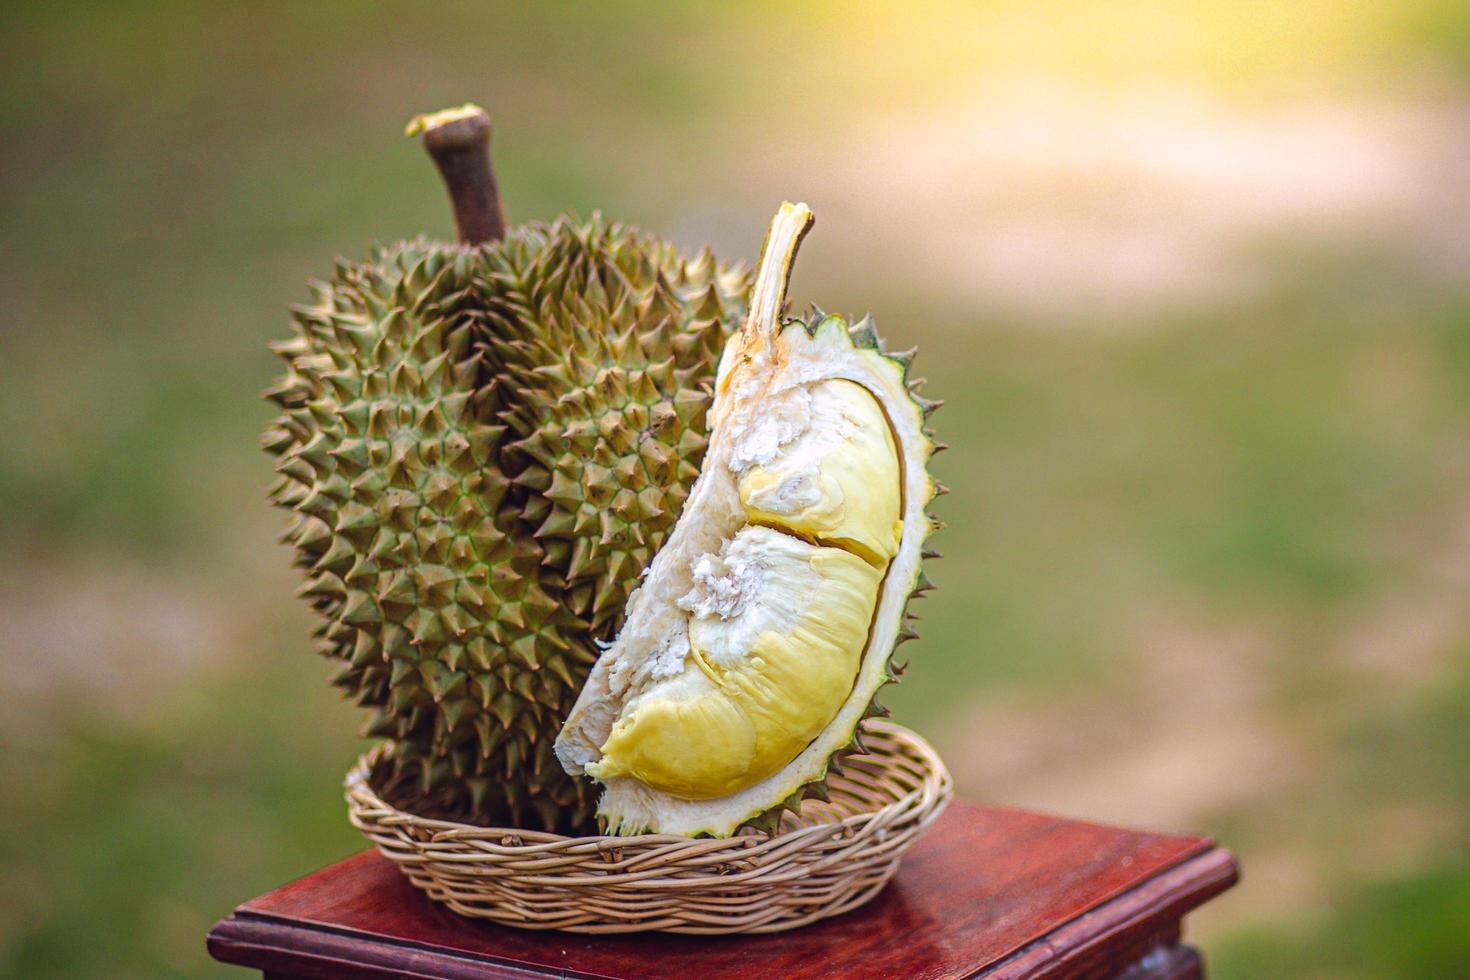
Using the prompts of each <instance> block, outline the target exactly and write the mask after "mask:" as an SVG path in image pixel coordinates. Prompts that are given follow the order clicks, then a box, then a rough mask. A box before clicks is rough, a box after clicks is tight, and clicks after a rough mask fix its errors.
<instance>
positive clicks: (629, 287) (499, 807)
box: [264, 216, 747, 832]
mask: <svg viewBox="0 0 1470 980" xmlns="http://www.w3.org/2000/svg"><path fill="white" fill-rule="evenodd" d="M746 281H747V278H746V276H745V274H744V273H743V272H741V271H740V270H738V269H737V270H729V269H724V268H721V267H720V266H719V265H718V264H717V263H716V262H715V261H714V259H713V257H712V256H710V255H709V253H708V252H705V253H701V254H700V255H699V256H698V257H696V258H695V259H693V260H686V259H685V258H683V257H682V256H681V255H679V253H678V252H677V251H675V250H674V249H673V248H672V247H671V246H669V245H667V244H665V243H662V242H660V241H658V240H657V239H653V238H649V237H645V236H641V235H638V234H637V233H636V232H634V231H632V230H630V229H627V228H624V227H622V226H619V225H615V224H610V223H608V222H605V221H603V220H602V219H601V218H599V217H596V216H594V218H593V219H592V220H591V221H588V222H579V221H576V220H574V219H570V218H563V219H558V220H557V221H556V222H554V223H552V224H549V225H547V224H539V223H533V224H529V225H525V226H522V227H519V228H516V229H513V230H512V231H511V233H510V234H509V235H508V236H507V238H506V239H505V240H503V241H501V242H498V243H495V244H491V245H485V246H479V247H466V246H459V245H445V244H438V243H431V242H428V241H425V240H422V239H419V240H415V241H411V242H405V243H400V244H398V245H395V246H391V247H389V248H386V249H379V250H375V251H374V252H373V253H372V254H371V255H370V256H369V257H368V259H367V260H366V261H365V262H363V263H360V264H352V263H347V262H339V263H338V266H337V270H336V274H335V275H334V276H333V278H332V279H331V280H330V281H328V282H324V283H317V284H314V292H315V300H314V302H312V303H310V304H306V305H304V306H302V307H299V308H297V309H296V310H294V311H293V319H294V328H295V334H294V336H293V337H292V338H291V339H290V340H288V341H286V342H284V343H282V344H279V345H276V348H275V349H276V351H277V352H278V353H279V354H280V355H281V356H282V357H283V358H284V359H285V361H286V363H287V370H286V374H285V376H284V378H283V379H282V380H281V382H280V383H279V384H278V385H277V386H276V387H275V388H273V389H272V390H271V391H270V392H268V396H269V397H270V398H272V399H273V400H274V401H276V402H277V403H278V404H279V405H280V406H281V409H282V415H281V416H280V418H278V419H277V420H276V422H275V423H274V424H272V426H271V427H270V428H269V429H268V431H267V433H266V436H265V440H264V443H265V447H266V449H267V450H268V451H269V452H271V453H272V454H273V455H275V456H276V457H277V458H278V461H277V467H276V468H277V470H278V472H279V473H280V479H279V480H278V481H277V484H276V485H275V486H274V487H273V490H272V500H273V501H274V502H275V503H277V504H279V505H281V506H283V507H286V508H288V509H290V510H291V511H292V512H293V514H294V517H293V520H292V522H291V524H290V526H289V527H288V529H287V532H286V534H285V540H286V541H287V542H289V543H290V544H292V545H293V546H294V547H295V549H296V552H297V564H298V565H300V566H301V567H302V568H303V569H304V570H305V571H306V573H307V576H308V581H307V583H306V585H305V586H304V587H303V588H302V590H301V592H302V594H303V596H305V597H306V598H307V600H308V601H309V602H310V603H311V605H312V606H313V607H314V608H315V609H316V610H317V611H318V612H319V613H320V614H321V616H322V625H321V626H320V627H319V629H318V631H317V635H318V640H319V647H320V649H321V651H322V652H323V653H324V654H326V655H327V656H328V657H330V658H332V659H335V660H338V661H340V662H341V663H342V665H343V666H342V669H341V670H340V672H339V673H338V675H337V676H336V678H335V680H334V682H335V683H336V684H338V685H339V686H340V687H342V688H343V689H345V690H346V691H347V692H348V693H349V694H350V695H351V696H352V697H353V698H354V699H355V700H356V701H357V702H358V703H359V704H361V705H363V706H364V707H366V708H368V709H370V710H371V712H372V715H371V717H370V720H369V722H368V724H367V726H366V728H365V730H364V734H365V735H370V736H379V737H383V738H386V739H389V740H391V743H392V744H391V749H390V751H389V752H388V753H387V754H386V756H385V759H384V762H383V764H382V766H381V767H380V770H379V772H378V773H376V774H375V779H376V781H377V784H378V785H379V787H380V789H381V790H382V791H383V792H384V793H385V795H386V796H388V797H389V798H391V799H392V800H393V801H394V802H395V803H396V804H398V805H402V806H404V807H405V808H407V809H412V810H414V811H415V812H420V813H423V814H425V815H429V816H436V817H442V818H445V819H455V820H461V821H466V822H471V823H478V824H482V825H507V826H520V827H528V828H536V829H545V830H550V831H558V832H577V831H579V830H585V829H588V828H590V827H591V826H592V799H591V792H590V790H589V787H587V786H586V785H585V784H584V783H582V782H580V781H577V780H573V779H571V778H569V777H568V776H567V775H566V774H565V772H564V771H563V770H562V769H561V767H560V766H559V765H558V764H557V763H556V761H555V759H554V758H553V756H552V752H551V743H552V738H553V737H554V734H555V731H556V729H557V727H558V725H559V723H560V720H561V719H562V718H563V717H564V716H565V714H566V712H567V711H568V710H569V709H570V706H571V704H572V702H573V700H574V699H575V696H576V692H577V690H578V689H579V688H580V686H581V684H582V681H583V680H584V678H585V676H586V673H587V670H588V668H589V666H590V665H591V663H592V662H593V661H594V660H595V653H596V646H595V644H596V642H597V641H598V640H599V639H604V638H606V637H607V636H609V635H611V633H612V632H613V631H614V630H615V629H616V627H617V623H618V618H619V614H620V610H621V608H622V601H623V600H624V599H625V598H626V596H627V594H628V593H629V592H630V591H631V589H632V588H633V587H634V586H635V585H636V582H637V576H638V575H639V573H640V572H641V571H642V569H643V567H644V565H645V564H646V561H647V559H648V557H649V556H651V555H652V554H653V552H654V551H655V550H656V549H657V548H658V546H659V545H660V543H661V542H662V540H663V537H664V535H665V534H666V533H667V528H668V526H670V525H671V524H672V523H673V520H674V517H675V516H677V513H678V509H679V507H680V506H681V504H682V502H683V499H684V497H685V496H686V495H687V492H688V487H689V485H690V484H691V483H692V481H693V479H694V475H695V474H696V473H697V467H698V461H699V457H700V455H701V454H702V451H703V445H704V441H705V438H706V436H705V429H706V425H705V415H706V412H707V409H708V403H709V399H710V386H711V382H712V379H713V375H714V371H715V364H716V359H717V356H718V351H719V349H720V346H721V345H722V343H723V338H724V337H725V336H726V335H727V334H728V332H729V331H730V329H731V328H732V326H733V324H735V323H737V322H738V321H739V318H740V316H741V314H742V312H743V300H744V293H745V286H746ZM629 481H631V484H630V482H629ZM630 485H631V486H636V488H637V491H636V493H634V494H633V502H632V503H631V504H630V503H629V500H628V497H627V496H626V495H621V496H620V494H622V493H623V491H624V490H626V489H628V488H629V486H630ZM593 515H595V516H596V520H597V524H596V526H595V528H594V527H593V526H591V525H589V523H588V522H589V520H591V519H592V517H593ZM609 515H611V516H609Z"/></svg>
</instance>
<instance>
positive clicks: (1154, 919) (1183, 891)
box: [973, 843, 1240, 980]
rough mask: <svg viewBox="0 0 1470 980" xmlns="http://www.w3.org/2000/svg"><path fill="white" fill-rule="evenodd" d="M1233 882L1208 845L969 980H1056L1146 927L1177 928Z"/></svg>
mask: <svg viewBox="0 0 1470 980" xmlns="http://www.w3.org/2000/svg"><path fill="white" fill-rule="evenodd" d="M1239 880H1240V864H1239V862H1238V861H1237V860H1236V858H1235V855H1234V854H1232V853H1231V852H1230V851H1228V850H1226V849H1225V848H1223V847H1219V846H1217V845H1215V844H1213V843H1208V846H1207V847H1206V848H1205V850H1203V851H1201V852H1199V853H1196V854H1193V855H1191V856H1189V857H1186V858H1184V859H1183V860H1182V861H1180V862H1179V863H1177V864H1175V865H1172V866H1170V867H1169V868H1166V869H1165V870H1163V871H1161V872H1159V873H1158V874H1157V875H1155V876H1154V877H1152V878H1149V879H1148V880H1146V881H1143V882H1140V883H1139V884H1137V885H1135V886H1133V887H1132V888H1130V889H1128V890H1127V891H1124V892H1122V893H1120V894H1118V895H1115V896H1113V897H1112V898H1110V899H1108V900H1107V901H1105V902H1103V903H1101V904H1100V905H1096V906H1094V907H1092V908H1091V909H1088V910H1087V911H1085V912H1082V913H1081V914H1079V915H1078V916H1076V917H1075V918H1073V919H1070V920H1068V921H1067V922H1064V923H1062V924H1061V925H1060V926H1058V927H1057V928H1055V929H1053V930H1052V931H1051V932H1049V933H1047V934H1046V935H1044V936H1041V937H1038V938H1037V939H1034V940H1032V941H1031V942H1030V943H1028V944H1026V945H1025V946H1023V947H1021V948H1020V949H1018V950H1016V951H1015V952H1013V953H1011V954H1010V955H1009V956H1007V957H1006V958H1005V959H1003V960H1001V961H1000V962H999V963H996V964H994V965H992V966H990V967H987V968H986V969H984V970H983V971H981V972H979V973H976V974H973V976H975V977H982V978H984V980H1022V978H1028V980H1029V978H1037V977H1048V976H1054V975H1058V976H1059V975H1062V974H1061V971H1064V970H1065V969H1067V968H1068V967H1069V966H1071V965H1074V964H1076V963H1077V961H1079V960H1084V959H1086V958H1087V957H1088V956H1089V955H1091V954H1092V953H1094V952H1096V951H1097V950H1098V949H1100V948H1102V947H1103V946H1105V945H1108V944H1111V943H1114V942H1120V941H1126V939H1125V937H1128V936H1129V934H1130V933H1134V932H1137V931H1140V930H1142V929H1143V928H1144V927H1146V926H1147V925H1149V924H1150V923H1162V924H1169V923H1172V924H1173V925H1175V926H1177V925H1178V923H1179V922H1180V921H1181V920H1182V919H1183V918H1184V916H1185V915H1186V914H1188V913H1189V912H1191V911H1193V910H1194V909H1196V908H1199V907H1200V906H1201V905H1203V904H1204V903H1205V902H1207V901H1209V900H1210V899H1212V898H1214V897H1215V896H1216V895H1219V894H1220V893H1222V892H1224V891H1226V890H1228V889H1229V888H1231V887H1232V886H1233V885H1235V883H1236V882H1238V881H1239Z"/></svg>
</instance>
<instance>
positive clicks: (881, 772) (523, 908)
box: [346, 720, 953, 934]
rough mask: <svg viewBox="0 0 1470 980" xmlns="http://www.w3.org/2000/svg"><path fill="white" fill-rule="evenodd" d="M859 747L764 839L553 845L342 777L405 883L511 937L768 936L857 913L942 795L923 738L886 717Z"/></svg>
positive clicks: (944, 784)
mask: <svg viewBox="0 0 1470 980" xmlns="http://www.w3.org/2000/svg"><path fill="white" fill-rule="evenodd" d="M863 741H864V743H865V745H866V747H867V750H868V751H867V753H866V754H863V755H857V756H853V757H850V758H849V759H846V760H844V761H843V764H842V772H841V773H840V774H837V773H835V772H834V773H833V774H831V775H830V776H829V778H828V783H827V785H828V791H829V796H830V801H826V802H824V801H820V800H807V801H805V802H804V803H803V804H802V807H801V812H800V813H799V814H791V813H787V814H785V815H784V817H783V819H782V822H781V825H780V827H779V829H778V830H777V832H776V833H775V834H774V835H771V834H763V833H744V834H741V835H739V836H736V837H730V838H724V839H692V838H688V837H675V836H670V835H665V834H646V835H643V836H640V837H606V836H601V837H564V836H561V835H559V834H546V833H539V832H536V831H527V830H512V829H504V828H497V827H475V826H470V825H468V824H461V823H452V822H449V821H444V820H428V819H424V818H422V817H416V816H414V815H413V814H411V813H406V812H404V811H403V810H399V809H397V808H395V807H393V806H390V805H389V804H387V803H385V802H384V801H383V800H382V799H381V798H380V797H379V796H378V794H377V793H376V791H374V789H373V787H372V785H371V783H370V780H369V774H370V773H371V772H372V769H373V763H374V761H375V760H376V756H377V752H376V751H375V752H370V753H368V754H367V755H365V756H363V757H362V758H361V759H360V760H358V764H357V765H356V766H355V767H353V769H352V771H351V772H350V773H348V776H347V786H346V789H347V804H348V810H349V813H350V815H351V818H352V823H353V825H354V826H355V827H357V829H358V830H360V831H362V832H363V834H364V835H366V836H367V837H368V839H369V840H371V841H372V842H373V843H374V844H376V845H377V847H378V850H379V851H380V852H382V854H383V855H384V856H386V857H388V858H389V859H391V860H393V861H395V862H397V864H398V866H399V868H400V869H401V870H402V871H403V873H404V874H406V875H407V876H408V878H409V880H410V881H412V882H413V884H414V885H415V886H417V887H418V888H420V889H422V890H423V891H424V892H426V893H428V895H429V896H430V897H431V898H433V899H435V900H437V901H440V902H443V903H444V904H445V905H447V906H449V907H450V908H451V909H453V910H454V911H455V912H458V913H459V914H460V915H465V916H470V917H473V918H482V919H491V920H494V921H495V922H499V923H502V924H505V925H512V926H519V927H521V928H525V929H564V930H568V931H571V932H587V933H615V932H642V931H650V930H660V931H665V932H686V933H706V934H709V933H757V932H778V931H780V930H783V929H792V928H795V927H796V926H801V925H806V924H807V923H810V922H815V921H816V920H818V919H822V918H826V917H827V916H830V915H837V914H838V913H840V912H846V911H848V910H850V909H854V908H857V907H858V906H859V905H862V904H863V903H864V902H866V901H868V900H869V899H870V898H872V897H873V896H874V895H876V894H877V893H878V891H879V890H880V889H882V887H883V885H884V884H886V883H887V881H888V879H889V878H891V877H893V873H894V872H895V871H897V870H898V862H899V859H900V858H901V857H902V856H903V854H904V852H905V851H907V850H908V848H909V847H910V845H912V844H913V843H914V841H915V840H917V839H918V837H919V835H920V834H922V833H923V832H924V830H925V829H926V828H927V827H928V826H929V825H930V824H931V823H932V822H933V821H934V819H935V817H937V816H938V815H939V812H940V811H941V810H942V809H943V808H944V805H945V804H946V803H948V802H949V799H950V797H951V796H952V795H953V784H952V782H951V780H950V776H949V772H948V771H947V770H946V769H945V768H944V763H943V762H941V761H940V759H939V756H938V755H937V754H936V753H935V752H934V750H933V749H932V748H931V747H930V746H929V745H928V743H926V742H925V741H924V740H923V739H921V738H919V737H918V736H917V735H915V734H914V733H913V732H910V731H908V730H907V729H905V728H902V727H900V726H898V725H895V724H892V723H890V722H884V721H878V720H871V721H869V722H868V723H867V724H866V725H865V726H864V729H863Z"/></svg>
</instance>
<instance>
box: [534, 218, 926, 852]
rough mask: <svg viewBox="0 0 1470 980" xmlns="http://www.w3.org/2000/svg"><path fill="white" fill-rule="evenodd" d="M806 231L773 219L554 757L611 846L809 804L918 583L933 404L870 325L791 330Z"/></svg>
mask: <svg viewBox="0 0 1470 980" xmlns="http://www.w3.org/2000/svg"><path fill="white" fill-rule="evenodd" d="M812 220H813V218H812V214H811V211H810V210H808V209H807V207H806V206H805V205H801V204H796V205H793V204H789V203H788V204H783V205H782V207H781V209H780V211H779V213H778V214H777V216H776V218H775V220H774V221H773V222H772V224H771V229H770V232H769V234H768V235H767V238H766V243H765V247H764V248H763V250H762V255H761V261H760V267H759V271H758V273H757V278H756V282H755V286H754V288H753V292H752V294H751V302H750V307H749V312H748V315H747V317H746V319H745V321H744V323H743V325H742V327H741V329H740V331H739V332H738V333H737V334H735V335H734V336H733V337H732V338H731V340H730V341H729V343H728V345H727V346H726V348H725V351H724V354H723V356H722V358H721V362H720V368H719V373H718V376H717V381H716V388H715V398H714V404H713V406H712V408H711V412H710V418H711V434H710V443H709V448H708V451H707V453H706V455H705V459H704V464H703V466H702V468H701V470H700V474H699V478H698V480H697V481H696V483H695V485H694V489H693V490H692V491H691V493H690V496H689V499H688V502H687V503H686V504H685V507H684V510H683V513H682V514H681V515H680V517H679V520H678V522H677V523H676V524H675V526H674V529H673V531H672V532H670V534H669V537H668V538H667V540H666V541H665V543H664V545H663V547H662V549H661V550H660V551H659V552H658V554H657V555H656V556H655V558H654V560H653V562H652V564H651V565H650V566H649V568H648V571H647V574H646V577H645V580H644V582H643V584H642V586H641V587H640V588H639V589H638V591H637V592H635V593H634V594H633V596H632V597H631V598H630V600H629V603H628V607H627V617H626V621H625V623H624V625H623V628H622V630H621V631H620V632H619V633H618V635H617V638H616V640H615V641H614V642H613V643H612V645H611V646H610V647H609V648H608V649H607V650H606V651H605V652H604V653H603V654H602V655H601V657H600V658H599V659H598V661H597V663H596V664H595V665H594V667H593V669H592V672H591V674H590V676H589V678H588V680H587V682H586V684H585V685H584V687H583V689H582V691H581V694H580V696H579V697H578V699H577V702H576V705H575V707H574V708H573V710H572V712H571V714H570V715H569V716H568V718H567V721H566V723H565V725H564V726H563V728H562V730H561V734H560V736H559V738H558V739H557V742H556V754H557V757H558V758H559V759H560V760H561V763H562V765H563V766H564V767H566V769H567V771H568V772H570V773H573V774H585V775H588V776H592V777H593V778H595V779H597V780H598V781H600V782H601V783H602V784H603V786H604V792H603V794H602V798H601V802H600V804H599V807H598V814H599V816H600V817H601V818H602V819H603V820H604V822H605V824H606V826H607V827H608V830H609V832H611V833H621V834H634V833H642V832H658V833H671V834H683V835H689V836H694V835H701V834H707V835H712V836H717V837H723V836H728V835H730V834H732V833H734V832H735V831H736V830H737V829H738V828H740V827H741V826H742V825H743V824H746V823H749V822H752V821H754V820H756V819H757V818H760V817H762V815H765V814H769V813H773V812H776V808H777V807H779V806H781V805H783V804H786V805H791V804H792V803H793V801H799V800H800V798H801V796H802V794H803V792H811V791H812V790H813V788H814V786H813V784H818V783H821V781H822V780H823V779H824V778H825V776H826V773H827V769H828V766H829V764H830V763H831V761H832V760H833V758H834V757H835V756H836V755H837V754H839V753H840V752H842V751H843V750H845V749H846V748H848V747H849V746H850V745H851V743H852V742H853V740H854V738H855V736H856V733H857V728H858V725H859V724H860V723H861V721H862V719H863V718H864V717H865V716H866V715H868V714H869V713H872V710H873V708H872V705H873V704H874V696H875V694H876V693H877V691H878V689H879V688H880V687H881V686H882V685H883V684H885V683H886V682H887V681H889V680H891V679H892V677H893V674H892V670H891V668H890V664H889V660H890V657H891V656H892V653H893V650H894V647H895V645H896V643H897V642H898V641H899V640H900V637H901V636H902V635H911V634H910V633H909V631H908V629H907V626H906V623H905V612H904V610H905V605H906V603H907V601H908V599H909V597H910V595H911V594H912V593H913V592H915V591H919V590H922V589H924V588H926V587H927V580H925V579H924V578H923V576H922V572H921V570H920V564H921V561H922V559H923V557H924V554H925V552H924V539H925V537H926V536H927V535H928V534H929V532H930V530H931V528H932V526H933V522H932V521H931V519H930V518H929V516H928V514H927V513H926V511H925V508H926V507H927V506H928V504H929V503H930V501H931V499H932V498H933V496H934V494H935V484H934V482H933V481H932V480H931V479H930V477H929V474H928V471H927V463H928V459H929V456H930V455H931V454H932V452H933V451H934V445H933V443H932V442H931V440H930V438H929V436H928V431H927V430H926V429H925V424H924V423H925V417H926V415H927V414H928V412H929V411H931V410H932V408H933V407H934V406H935V404H937V403H933V402H927V401H925V400H924V399H922V398H919V397H918V396H917V395H916V394H914V393H913V392H912V391H911V383H910V382H909V380H908V378H907V366H908V361H907V358H906V357H904V356H901V355H889V354H886V353H885V352H884V351H883V350H882V348H881V346H880V345H879V343H878V341H877V337H876V335H875V334H874V332H873V330H872V327H871V325H870V324H869V323H868V322H867V321H864V322H863V323H861V324H858V325H857V326H855V327H849V326H848V324H847V323H846V322H845V321H843V320H842V319H841V318H839V317H835V316H826V315H822V314H820V313H818V314H814V315H813V316H812V317H810V318H808V319H806V320H798V319H783V317H782V310H783V307H784V304H785V294H786V286H787V282H788V280H789V278H790V273H791V266H792V262H793V260H794V258H795V254H796V250H797V247H798V245H799V244H800V241H801V239H802V237H803V236H804V235H805V233H806V231H807V230H808V229H809V227H810V226H811V223H812ZM818 793H820V790H818Z"/></svg>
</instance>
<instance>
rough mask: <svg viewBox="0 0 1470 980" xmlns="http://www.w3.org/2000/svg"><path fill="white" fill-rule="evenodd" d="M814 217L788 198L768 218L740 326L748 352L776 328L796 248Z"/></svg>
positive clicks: (808, 209)
mask: <svg viewBox="0 0 1470 980" xmlns="http://www.w3.org/2000/svg"><path fill="white" fill-rule="evenodd" d="M816 220H817V219H816V216H815V215H813V214H812V212H811V209H810V208H808V207H807V206H806V205H805V204H792V203H791V202H790V201H785V202H783V203H782V204H781V209H780V210H779V211H777V212H776V217H775V218H773V219H771V228H770V230H769V231H767V232H766V241H765V244H763V245H762V246H761V258H760V264H759V266H758V267H757V269H756V274H755V285H754V286H752V287H751V289H750V312H749V314H747V315H746V318H745V325H744V327H743V328H742V333H743V334H744V340H745V347H746V349H747V350H748V351H754V350H755V349H758V348H759V347H761V346H764V344H765V342H766V341H768V340H769V339H771V338H774V337H775V335H776V331H777V330H779V329H780V327H781V322H780V321H781V310H782V308H784V307H785V305H786V287H787V286H788V285H790V283H791V268H792V265H793V264H794V263H795V261H796V250H797V249H798V248H800V247H801V240H802V239H803V238H805V237H806V233H807V232H808V231H810V230H811V227H812V224H813V223H814V222H815V221H816Z"/></svg>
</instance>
